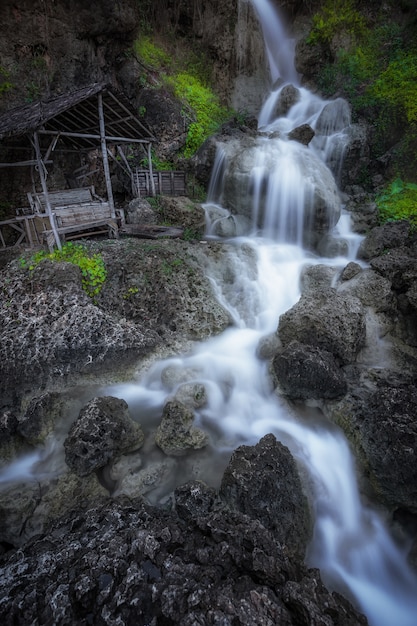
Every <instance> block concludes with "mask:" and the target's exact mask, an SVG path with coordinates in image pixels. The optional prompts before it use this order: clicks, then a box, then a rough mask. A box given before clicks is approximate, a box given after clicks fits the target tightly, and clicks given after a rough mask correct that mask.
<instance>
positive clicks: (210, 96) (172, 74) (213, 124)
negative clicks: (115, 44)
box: [134, 35, 230, 169]
mask: <svg viewBox="0 0 417 626" xmlns="http://www.w3.org/2000/svg"><path fill="white" fill-rule="evenodd" d="M167 47H168V48H169V44H168V46H167ZM134 52H135V54H136V56H137V57H138V58H139V59H140V61H141V62H142V63H143V64H144V65H145V66H147V67H148V68H150V69H152V70H153V72H154V73H153V74H152V84H153V85H154V86H155V85H156V84H158V83H159V86H162V85H164V86H168V87H169V88H170V89H172V91H173V92H174V95H175V96H176V97H177V98H178V99H179V100H180V101H181V102H182V113H183V115H184V118H185V119H186V121H187V122H188V124H187V126H188V133H187V139H186V146H185V149H184V154H183V156H185V157H186V158H189V157H190V156H192V155H193V154H194V153H195V152H196V150H198V148H199V147H200V146H201V144H202V143H203V142H204V141H205V140H206V139H207V137H209V136H210V135H212V134H213V133H215V132H216V131H217V129H218V128H219V126H220V125H221V124H222V123H223V122H224V121H226V119H228V117H230V112H229V111H228V110H227V109H226V108H225V107H223V106H221V104H220V101H219V98H218V97H217V96H216V94H215V93H214V92H213V90H212V89H211V88H210V86H209V80H208V74H209V72H208V68H209V64H208V63H207V59H206V58H205V57H204V55H202V54H201V51H200V52H198V53H195V52H193V51H190V50H187V55H186V56H184V55H183V54H181V53H180V54H176V56H175V59H174V55H173V54H169V53H168V52H167V50H166V49H165V48H162V47H161V46H160V45H158V44H157V43H156V42H155V41H154V40H153V39H152V37H151V36H150V35H142V36H141V37H140V38H139V39H138V40H137V41H136V42H135V43H134ZM152 162H153V165H154V166H155V167H156V168H157V169H170V164H167V163H161V162H158V161H157V159H156V157H155V155H153V157H152ZM144 164H145V163H144Z"/></svg>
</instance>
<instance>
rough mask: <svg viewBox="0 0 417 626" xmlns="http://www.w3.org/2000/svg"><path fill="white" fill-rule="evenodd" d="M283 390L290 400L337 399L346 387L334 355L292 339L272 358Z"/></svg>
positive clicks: (277, 378)
mask: <svg viewBox="0 0 417 626" xmlns="http://www.w3.org/2000/svg"><path fill="white" fill-rule="evenodd" d="M272 371H273V373H274V375H275V378H276V380H277V381H278V384H279V387H280V389H281V391H282V392H283V393H284V394H285V395H286V396H287V397H288V398H290V399H291V400H310V399H315V400H319V399H326V400H328V399H335V398H340V397H341V396H344V395H345V393H346V391H347V384H346V379H345V377H344V375H343V371H342V370H341V369H340V367H339V365H338V363H337V361H336V359H335V357H334V356H333V354H331V353H330V352H327V351H326V350H321V349H320V348H315V347H314V346H306V345H304V344H301V343H299V342H298V341H292V342H291V343H289V344H288V346H286V348H285V349H284V350H283V351H282V352H281V353H279V354H276V355H275V357H274V359H273V361H272Z"/></svg>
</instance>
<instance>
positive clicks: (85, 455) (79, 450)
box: [64, 396, 144, 476]
mask: <svg viewBox="0 0 417 626" xmlns="http://www.w3.org/2000/svg"><path fill="white" fill-rule="evenodd" d="M143 440H144V435H143V432H142V429H141V427H140V426H139V424H137V423H136V422H134V421H133V420H132V419H131V417H130V415H129V410H128V405H127V403H126V402H125V401H124V400H120V399H119V398H113V397H111V396H105V397H101V398H93V399H92V400H90V402H88V404H86V405H85V407H84V408H83V409H81V411H80V414H79V416H78V418H77V419H76V420H75V422H74V423H73V425H72V426H71V429H70V431H69V434H68V437H67V438H66V440H65V442H64V447H65V460H66V462H67V464H68V466H69V467H70V468H71V469H72V470H73V471H74V472H75V473H76V474H77V475H78V476H88V475H89V474H91V473H92V472H94V471H95V470H97V469H100V468H102V467H104V466H105V465H107V464H108V463H109V462H110V461H111V460H113V459H117V458H118V457H119V456H121V455H122V454H123V453H125V452H131V451H132V450H137V449H138V448H140V447H141V446H142V444H143Z"/></svg>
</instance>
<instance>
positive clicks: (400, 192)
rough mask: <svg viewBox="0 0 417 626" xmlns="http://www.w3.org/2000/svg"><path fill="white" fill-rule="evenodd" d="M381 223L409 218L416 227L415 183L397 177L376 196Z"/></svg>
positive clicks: (416, 186) (416, 200)
mask: <svg viewBox="0 0 417 626" xmlns="http://www.w3.org/2000/svg"><path fill="white" fill-rule="evenodd" d="M376 203H377V206H378V210H379V216H380V221H381V223H385V222H390V221H395V220H409V221H410V222H411V223H412V224H413V226H414V228H417V185H416V184H414V183H405V182H403V181H402V180H401V179H400V178H397V179H396V180H394V181H393V182H392V183H390V184H389V185H388V186H387V187H386V189H385V190H384V191H383V192H382V193H381V194H380V195H379V196H377V198H376Z"/></svg>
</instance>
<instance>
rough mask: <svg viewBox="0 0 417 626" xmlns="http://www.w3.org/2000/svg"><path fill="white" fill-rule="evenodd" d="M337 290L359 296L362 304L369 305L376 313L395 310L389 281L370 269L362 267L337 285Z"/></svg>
mask: <svg viewBox="0 0 417 626" xmlns="http://www.w3.org/2000/svg"><path fill="white" fill-rule="evenodd" d="M345 276H346V274H345ZM337 292H338V293H339V294H341V293H343V294H346V295H348V294H350V295H352V296H354V297H356V298H359V300H360V301H361V302H362V304H363V305H364V306H367V307H371V308H372V309H373V310H374V311H375V312H376V313H381V312H392V313H393V312H395V311H396V299H395V296H394V294H393V292H392V289H391V282H390V281H389V280H388V279H387V278H384V277H383V276H380V275H379V274H377V272H375V271H374V270H372V269H364V270H362V271H361V272H358V273H357V274H355V275H354V276H353V277H352V278H351V279H349V280H344V281H343V282H342V283H341V284H340V285H338V287H337Z"/></svg>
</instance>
